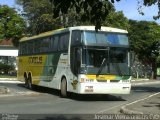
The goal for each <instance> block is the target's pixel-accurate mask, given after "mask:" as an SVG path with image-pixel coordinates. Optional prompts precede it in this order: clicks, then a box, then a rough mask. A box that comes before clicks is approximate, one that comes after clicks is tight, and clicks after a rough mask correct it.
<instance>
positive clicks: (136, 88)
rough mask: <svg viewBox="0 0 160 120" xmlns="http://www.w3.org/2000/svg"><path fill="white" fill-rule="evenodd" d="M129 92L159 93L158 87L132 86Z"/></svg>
mask: <svg viewBox="0 0 160 120" xmlns="http://www.w3.org/2000/svg"><path fill="white" fill-rule="evenodd" d="M131 90H132V91H133V92H160V87H150V86H133V87H132V88H131Z"/></svg>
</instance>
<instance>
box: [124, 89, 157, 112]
mask: <svg viewBox="0 0 160 120" xmlns="http://www.w3.org/2000/svg"><path fill="white" fill-rule="evenodd" d="M158 94H160V92H157V93H154V94H151V95H149V96H148V97H145V98H142V99H139V100H136V101H133V102H130V103H128V104H126V105H124V106H122V107H121V111H123V112H124V113H125V111H127V114H137V113H138V114H143V112H140V111H133V110H129V109H127V108H126V107H127V106H129V105H132V104H135V103H137V102H141V101H143V100H146V99H149V98H151V97H153V96H155V95H158ZM129 111H131V113H129Z"/></svg>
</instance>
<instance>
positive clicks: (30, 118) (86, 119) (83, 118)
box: [19, 114, 95, 120]
mask: <svg viewBox="0 0 160 120" xmlns="http://www.w3.org/2000/svg"><path fill="white" fill-rule="evenodd" d="M19 118H20V119H25V120H93V119H94V118H95V115H94V114H93V115H92V114H40V115H20V116H19Z"/></svg>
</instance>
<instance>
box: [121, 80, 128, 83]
mask: <svg viewBox="0 0 160 120" xmlns="http://www.w3.org/2000/svg"><path fill="white" fill-rule="evenodd" d="M122 82H123V83H130V80H122Z"/></svg>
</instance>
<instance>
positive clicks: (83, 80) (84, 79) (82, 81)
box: [80, 78, 94, 83]
mask: <svg viewBox="0 0 160 120" xmlns="http://www.w3.org/2000/svg"><path fill="white" fill-rule="evenodd" d="M93 81H94V80H93V79H87V78H81V79H80V82H81V83H84V82H93Z"/></svg>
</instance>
